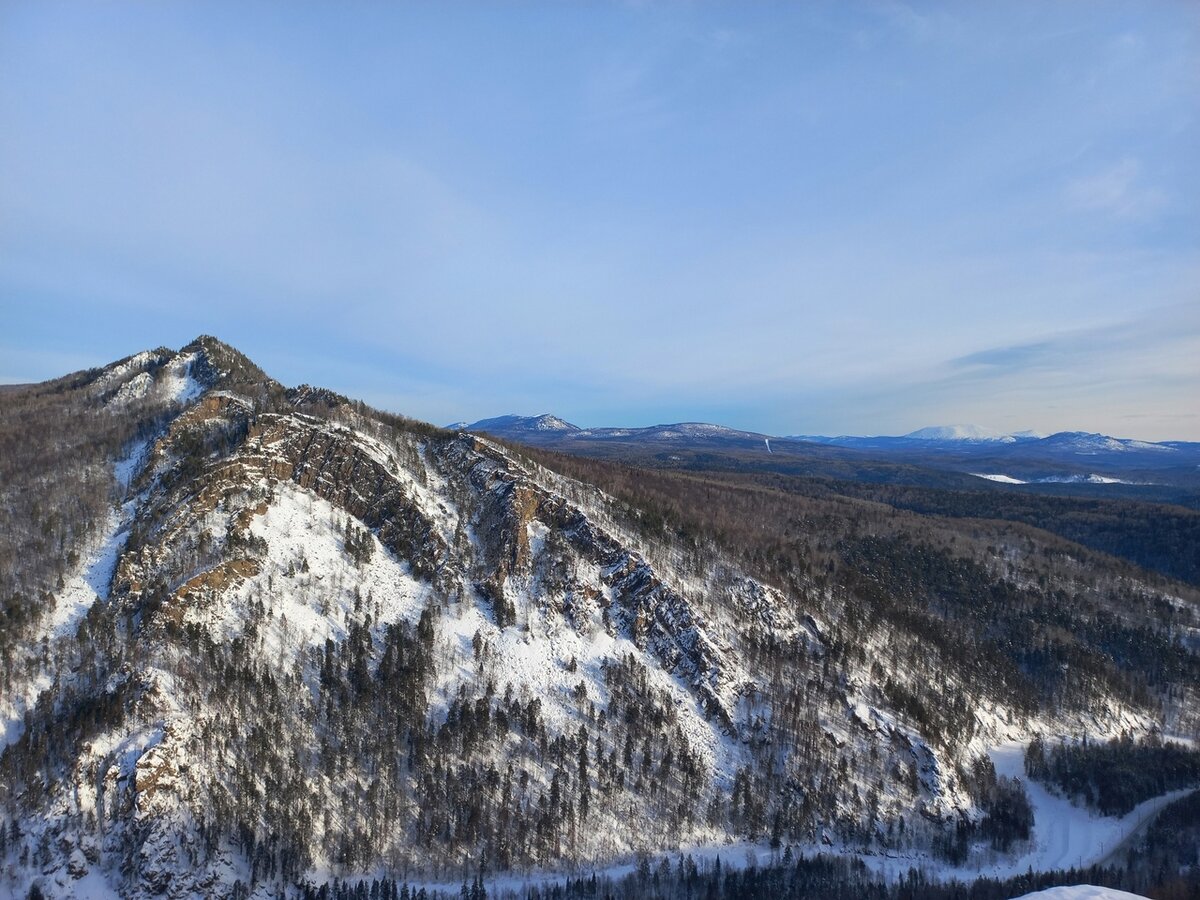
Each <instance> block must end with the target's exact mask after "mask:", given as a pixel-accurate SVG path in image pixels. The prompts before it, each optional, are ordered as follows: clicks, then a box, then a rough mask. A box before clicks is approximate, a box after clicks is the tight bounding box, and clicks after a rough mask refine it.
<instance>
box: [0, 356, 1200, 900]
mask: <svg viewBox="0 0 1200 900" xmlns="http://www.w3.org/2000/svg"><path fill="white" fill-rule="evenodd" d="M143 376H146V377H144V378H143ZM66 383H67V384H68V385H69V387H68V388H67V389H65V391H64V392H62V393H61V394H59V393H54V392H55V391H57V390H58V388H53V387H43V386H38V387H37V388H35V389H34V390H36V391H42V392H43V393H46V392H49V393H47V394H46V395H47V396H54V397H56V398H57V399H56V400H55V401H54V402H55V403H58V404H60V406H61V407H62V409H63V410H69V411H73V412H78V413H79V415H81V416H82V415H86V416H87V417H92V418H95V419H96V420H97V421H99V422H107V421H109V420H115V421H121V422H125V421H127V420H129V421H134V420H135V421H136V422H137V423H140V424H137V425H136V426H135V425H123V426H122V429H123V430H122V431H121V432H120V434H121V435H122V436H126V439H125V440H124V442H121V441H119V440H117V439H116V438H113V439H110V440H107V441H106V442H105V443H103V444H102V445H101V446H99V447H96V448H94V449H93V451H92V453H93V459H92V462H91V465H92V466H93V467H98V468H103V469H104V471H105V473H106V479H107V481H106V482H105V483H106V484H107V485H108V486H109V490H110V494H109V496H110V497H111V498H112V499H113V500H115V501H117V502H118V504H119V505H118V506H116V507H112V509H113V511H112V512H111V514H108V513H106V514H105V515H104V516H100V515H97V516H95V520H94V524H93V526H92V527H91V528H90V529H82V530H80V532H79V534H80V537H79V538H78V540H79V543H80V546H86V547H87V548H90V552H86V553H85V552H81V553H80V554H79V557H78V559H77V560H76V562H75V563H69V564H67V565H66V566H65V567H64V569H63V572H62V574H63V576H64V577H63V581H62V586H61V587H58V586H57V585H56V582H54V581H53V579H52V578H50V579H49V580H48V581H47V586H45V587H44V590H43V593H42V595H41V596H42V602H41V603H40V604H39V603H35V602H33V601H32V600H27V599H25V596H26V595H24V594H22V596H21V597H20V598H19V599H18V600H14V601H13V603H12V604H10V610H12V611H14V612H12V613H6V614H7V615H12V616H13V617H14V618H21V621H23V622H28V623H31V624H27V625H24V626H22V630H21V632H20V639H19V640H17V639H12V640H10V641H9V643H11V645H12V647H11V648H10V649H11V650H12V654H13V656H14V658H19V663H17V664H14V665H12V666H9V667H6V669H5V678H6V683H5V688H6V690H5V694H6V696H10V697H14V698H23V699H20V700H19V702H14V703H13V704H12V706H11V708H10V709H9V711H8V715H9V727H8V729H7V736H6V740H5V743H6V747H5V750H4V753H3V756H2V757H0V775H2V778H0V785H2V787H0V807H2V809H3V817H4V821H5V822H7V823H8V828H7V829H5V830H4V831H3V834H4V843H3V844H2V845H0V857H2V858H3V859H4V861H5V868H4V870H3V874H2V875H0V886H2V885H7V886H9V887H11V888H14V889H18V888H19V889H23V888H24V887H25V886H27V885H29V884H32V883H35V882H36V883H38V884H39V885H41V887H42V888H43V890H45V891H46V892H47V893H50V894H51V895H67V894H69V893H70V892H72V890H73V889H74V886H75V885H77V884H85V883H93V882H94V883H97V884H106V885H108V886H110V887H111V888H114V889H119V890H121V891H122V892H123V893H125V894H127V895H130V896H143V895H145V896H149V895H157V894H163V893H166V894H168V895H171V896H186V895H188V894H190V893H193V892H198V893H201V894H209V895H211V894H218V893H227V892H230V891H232V890H233V888H232V885H234V884H235V883H237V882H241V884H242V885H243V886H250V885H257V886H259V888H261V889H263V890H275V889H276V888H278V887H279V886H281V885H285V884H295V883H298V882H301V881H303V880H305V879H308V878H320V877H323V875H324V874H327V873H330V872H334V873H339V874H346V873H349V874H353V873H367V872H377V871H379V870H380V869H381V868H382V869H383V870H384V871H386V872H389V873H391V874H393V875H397V876H398V875H402V874H404V873H421V874H423V875H425V876H430V877H451V878H456V877H459V876H460V875H461V874H462V873H463V872H473V871H477V870H480V869H486V870H497V869H500V870H502V869H508V868H512V867H518V868H519V867H525V866H533V865H541V866H560V865H567V864H570V863H572V862H577V861H580V860H603V859H610V858H613V857H615V856H619V855H622V854H627V853H630V852H632V851H635V850H641V849H663V848H668V847H672V846H677V845H679V844H681V843H702V842H714V841H722V840H726V839H729V838H749V839H756V840H767V839H771V838H774V839H782V840H802V841H814V842H819V841H823V840H824V841H829V842H835V843H839V844H844V845H847V846H858V847H876V848H878V847H887V846H890V847H896V846H901V845H904V846H925V847H933V846H939V845H943V844H945V843H946V841H947V840H950V839H953V838H954V837H955V836H956V835H958V836H961V835H963V834H970V833H971V827H973V826H972V823H979V822H980V821H981V819H982V818H983V817H984V815H985V813H986V811H987V809H986V808H987V803H988V799H987V798H988V797H989V796H991V794H992V793H994V791H993V787H994V775H992V776H991V781H989V776H988V774H987V771H986V768H985V769H981V768H980V765H979V762H978V761H979V760H980V759H981V758H982V752H983V749H984V747H985V746H986V745H987V744H988V743H990V742H993V741H995V740H997V739H999V738H1001V737H1020V736H1021V735H1023V734H1027V733H1029V732H1030V731H1031V730H1032V729H1033V728H1035V727H1043V728H1045V727H1051V728H1056V729H1058V730H1066V729H1068V728H1078V727H1086V728H1091V729H1098V730H1111V729H1114V728H1118V727H1133V728H1145V727H1148V726H1150V725H1151V724H1153V723H1154V722H1155V721H1159V720H1160V719H1161V709H1160V707H1159V703H1160V697H1159V694H1158V693H1157V692H1158V691H1160V690H1166V689H1167V687H1168V686H1165V685H1160V686H1155V687H1154V689H1153V690H1142V691H1140V692H1139V691H1134V690H1128V691H1126V690H1123V689H1122V690H1115V691H1114V690H1110V689H1109V687H1108V682H1100V683H1097V685H1096V686H1094V687H1093V689H1092V690H1091V692H1090V693H1089V694H1087V695H1085V696H1082V699H1081V696H1080V694H1079V693H1070V692H1068V693H1059V694H1055V695H1052V696H1050V697H1048V698H1047V699H1046V702H1045V703H1042V702H1041V701H1039V700H1038V699H1036V698H1034V699H1030V697H1029V696H1028V695H1027V694H1026V693H1023V692H1022V691H1021V690H1018V689H1017V687H1014V685H1012V684H1009V683H1007V682H1006V681H1005V680H1004V678H1003V677H998V676H994V675H993V676H992V677H990V678H989V676H988V673H987V672H985V671H976V670H971V669H969V668H967V666H968V663H967V662H964V660H963V659H962V658H961V657H959V656H956V655H954V654H952V653H950V652H949V650H948V649H947V648H946V647H945V646H943V644H942V643H940V642H939V641H938V640H931V638H930V635H928V634H927V633H925V631H924V628H925V627H926V624H927V620H924V619H921V620H914V619H912V618H906V617H905V616H903V615H900V614H899V613H898V612H896V611H895V610H896V609H898V607H893V606H890V605H889V602H890V601H887V600H886V599H885V598H884V597H882V596H881V597H879V598H878V599H874V594H873V591H875V590H877V589H878V588H879V587H880V586H882V585H884V584H885V581H884V580H879V581H877V582H875V585H876V586H875V587H872V586H871V582H870V578H871V574H870V573H871V572H872V571H873V568H872V567H873V566H876V565H878V564H880V563H882V562H885V561H886V559H887V556H886V554H887V553H892V552H898V551H896V550H895V548H892V547H891V546H890V545H880V546H876V545H874V544H869V543H868V544H862V545H861V546H859V545H855V549H854V550H853V552H851V551H850V550H847V551H846V558H847V559H852V558H853V559H858V562H857V565H858V566H859V568H858V569H857V570H856V571H859V572H861V573H865V574H864V575H863V580H862V581H861V582H854V581H853V580H843V581H842V582H839V583H838V584H834V583H832V582H830V581H829V580H828V579H826V578H823V577H819V576H818V575H816V574H815V573H810V572H806V571H801V570H796V571H795V572H794V573H793V577H790V578H788V579H784V580H781V579H772V581H773V582H774V583H772V581H768V580H764V578H763V577H761V576H759V577H756V575H755V573H754V572H753V571H752V569H753V567H752V566H751V565H750V564H749V562H750V558H749V557H741V556H739V555H738V554H736V553H733V552H731V551H730V550H728V549H727V548H724V547H722V546H721V545H720V543H718V542H700V543H698V542H696V541H694V540H686V539H684V538H682V537H681V536H680V535H679V534H678V533H672V532H671V531H670V529H661V528H657V527H653V526H652V524H651V522H650V519H649V518H648V515H649V514H648V512H647V509H646V508H645V507H643V506H639V505H638V504H637V503H633V502H623V501H619V500H616V499H614V498H613V497H612V496H609V495H607V494H604V493H602V492H601V491H599V490H598V489H596V488H595V487H593V486H591V485H589V484H587V483H586V482H583V481H580V480H577V479H573V478H570V477H568V476H567V475H565V474H562V473H561V472H555V471H552V470H551V469H549V468H545V467H543V466H542V465H540V464H538V463H536V462H533V461H532V460H530V459H529V458H527V457H525V456H523V455H521V454H519V453H517V452H516V451H514V450H512V449H510V448H506V447H504V446H501V445H499V444H497V443H494V442H492V441H490V440H488V439H484V438H479V437H474V436H471V435H467V434H454V433H451V432H445V431H441V430H439V429H435V428H431V427H429V426H424V425H421V424H420V423H415V422H411V421H409V420H404V419H400V418H398V417H394V416H388V415H385V414H382V413H378V412H375V411H372V410H370V409H368V408H366V407H364V406H362V405H361V404H357V403H353V402H351V401H349V400H347V399H346V398H344V397H340V396H338V395H336V394H332V393H330V392H327V391H322V390H320V389H314V388H310V387H301V388H297V389H295V390H289V391H285V390H284V389H283V388H282V387H280V386H279V385H278V384H276V383H274V382H272V381H270V379H268V378H266V376H264V375H262V373H261V372H260V371H259V370H257V368H256V367H254V366H253V365H252V364H251V363H249V361H248V360H245V359H244V357H240V355H238V354H236V352H235V351H232V350H231V349H230V348H228V347H226V346H225V345H222V344H220V343H219V342H216V341H214V340H212V339H201V340H198V341H197V342H195V343H194V344H192V345H189V346H188V347H186V348H184V350H183V351H180V353H178V354H175V353H172V352H171V351H156V352H155V353H151V354H140V355H139V356H138V357H133V358H130V359H129V360H125V361H122V362H121V363H119V364H115V365H114V366H112V367H109V368H108V369H106V370H103V371H101V372H98V373H88V374H87V375H86V376H80V377H79V378H76V379H73V380H69V381H68V382H66ZM131 385H132V387H131ZM39 396H41V395H39ZM139 404H141V405H140V406H139ZM131 410H134V411H135V412H131ZM67 419H68V420H69V419H70V417H67ZM68 427H69V426H68ZM14 474H15V475H16V474H19V472H16V470H14ZM44 477H46V478H49V479H51V480H52V479H53V477H54V474H53V472H47V473H46V474H45V476H44ZM802 528H803V529H804V531H805V532H806V534H807V535H808V536H809V537H810V538H811V539H813V540H815V541H820V540H822V537H823V535H822V525H821V523H819V522H816V521H813V522H808V523H805V524H803V525H802ZM85 532H86V536H85V534H84V533H85ZM72 533H73V534H74V532H72ZM51 549H53V548H51ZM855 554H857V556H855ZM859 557H861V558H859ZM17 568H20V567H17ZM764 571H767V572H768V573H769V571H770V569H769V567H767V568H766V569H764ZM52 574H53V573H52V572H51V575H52ZM22 577H23V578H25V581H28V582H29V583H32V577H33V576H32V575H31V574H28V573H27V575H25V576H22ZM986 577H991V578H994V579H996V581H997V583H998V584H1008V583H1013V584H1015V583H1020V582H1027V581H1029V580H1031V579H1033V578H1034V577H1036V576H1035V570H1034V569H1033V568H1032V565H1031V564H1027V562H1026V561H1023V559H1022V558H1021V551H1018V550H1016V549H1015V548H1014V549H1013V550H1012V552H1011V554H1010V556H1009V558H1008V559H1007V562H1006V564H1005V566H1004V573H1003V574H1001V573H999V572H997V573H996V574H994V575H989V576H986ZM44 580H45V579H44ZM928 583H929V582H928V581H927V580H926V581H918V582H916V583H910V584H905V585H902V586H897V590H905V591H908V592H920V591H922V590H924V589H925V586H926V585H927V584H928ZM84 585H86V590H85V588H84V587H83V586H84ZM1139 589H1140V588H1139ZM850 590H853V591H855V592H857V593H855V594H853V595H852V594H849V593H846V591H850ZM91 593H94V594H95V596H96V598H97V599H96V601H95V602H92V600H91ZM29 596H34V595H33V594H30V595H29ZM862 598H866V599H865V600H863V599H862ZM851 601H853V602H851ZM1174 602H1176V603H1178V604H1179V606H1180V613H1179V616H1178V618H1177V620H1176V621H1183V620H1184V619H1185V618H1186V616H1191V617H1192V620H1194V613H1195V610H1194V608H1193V607H1192V606H1191V605H1190V601H1185V600H1183V599H1179V598H1176V600H1175V601H1174ZM863 603H866V604H867V605H868V606H869V605H870V604H872V603H876V604H877V613H876V614H875V615H873V616H868V617H865V618H864V617H863V616H861V614H860V609H861V608H862V604H863ZM51 609H52V610H53V611H51ZM61 609H65V610H67V613H66V614H60V612H59V610H61ZM1185 613H1186V615H1185ZM961 627H962V628H966V629H969V628H971V627H975V626H970V625H963V626H961ZM978 627H980V628H981V629H986V628H992V627H995V626H994V623H993V624H988V622H987V621H983V622H982V623H981V624H980V625H979V626H978ZM14 634H15V632H14ZM43 638H44V640H43ZM1081 647H1082V649H1081V650H1080V651H1079V653H1080V654H1081V655H1080V656H1079V657H1078V660H1079V661H1080V662H1081V663H1084V662H1086V661H1087V660H1088V659H1089V657H1088V656H1087V654H1088V653H1091V652H1094V651H1092V650H1089V649H1088V648H1087V647H1086V646H1083V645H1081ZM914 658H917V659H922V660H923V662H922V664H921V665H919V666H913V665H911V664H910V661H911V660H912V659H914ZM902 659H903V660H904V662H902V661H901V660H902ZM1013 671H1014V672H1016V670H1015V669H1014V670H1013ZM1014 677H1017V676H1016V675H1014ZM1114 677H1115V676H1114ZM1113 684H1116V685H1118V687H1120V685H1121V684H1123V683H1121V682H1113ZM1051 702H1053V706H1052V705H1051ZM1182 702H1185V703H1190V699H1188V698H1187V697H1185V699H1184V701H1182ZM968 826H970V827H968ZM964 828H965V829H966V830H965V831H964Z"/></svg>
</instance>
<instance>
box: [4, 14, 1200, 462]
mask: <svg viewBox="0 0 1200 900" xmlns="http://www.w3.org/2000/svg"><path fill="white" fill-rule="evenodd" d="M1198 114H1200V5H1197V4H1194V3H1186V2H1177V3H1176V2H1166V0H1164V2H1157V3H1144V2H1139V3H1106V2H1088V3H1083V2H1063V3H1047V2H1037V3H1021V2H1016V0H1012V2H1008V0H1006V2H1003V3H987V4H981V3H968V4H962V3H953V4H937V3H913V4H904V3H895V2H870V3H868V2H863V3H854V2H845V3H843V2H837V3H832V2H831V3H825V4H822V3H812V4H787V5H784V4H767V3H763V4H743V3H738V4H734V3H730V4H718V3H713V4H697V3H670V4H666V3H664V4H655V3H633V4H616V3H614V4H601V3H578V4H576V3H515V4H479V5H472V4H467V3H460V4H432V3H431V4H412V5H393V4H375V3H349V4H332V3H329V4H317V3H310V4H280V5H275V4H268V3H257V2H251V3H240V2H239V3H233V2H228V3H221V2H208V3H197V4H185V3H141V2H139V3H133V2H131V3H88V4H83V3H80V4H63V5H60V4H54V3H48V2H36V3H33V2H31V3H12V2H8V0H0V312H2V313H3V323H4V324H3V328H0V380H2V381H27V380H37V379H42V378H47V377H51V376H54V375H57V374H61V373H63V372H65V371H69V370H73V369H77V368H82V367H86V366H89V365H98V364H103V363H105V362H108V361H111V360H112V359H115V358H117V357H120V356H124V355H126V354H129V353H132V352H135V351H137V350H139V349H142V348H145V347H149V346H158V345H168V346H180V345H182V344H183V343H186V342H187V341H188V340H190V339H191V338H192V337H194V336H195V335H196V334H198V333H201V332H208V333H213V334H216V335H218V336H219V337H221V338H223V339H224V340H226V341H228V342H230V343H232V344H234V345H235V346H237V347H239V348H240V349H242V350H243V351H245V352H246V353H247V354H248V355H250V356H251V357H252V358H253V359H255V361H257V362H258V363H260V364H261V365H262V366H263V367H264V368H265V369H267V371H268V372H270V373H271V374H273V375H275V376H276V377H278V378H279V379H280V380H282V381H284V382H286V383H298V382H301V381H309V382H313V383H318V384H323V385H326V386H329V387H332V388H335V389H338V390H341V391H343V392H345V393H348V394H351V395H353V396H357V397H362V398H363V399H366V400H368V401H369V402H372V403H374V404H376V405H379V406H382V407H385V408H388V409H392V410H396V411H399V412H403V413H406V414H409V415H413V416H417V417H420V418H424V419H429V420H432V421H435V422H438V423H446V422H450V421H454V420H459V419H467V420H472V419H476V418H481V417H484V416H490V415H498V414H501V413H507V412H518V413H539V412H546V411H551V412H555V413H557V414H559V415H562V416H564V417H565V418H568V419H570V420H572V421H575V422H577V423H579V424H582V425H608V424H623V425H638V424H651V423H655V422H663V421H680V420H706V421H718V422H722V423H725V424H729V425H734V426H739V427H743V428H750V429H755V430H760V431H766V432H769V433H858V434H879V433H884V434H886V433H901V432H906V431H910V430H913V429H915V428H918V427H921V426H924V425H929V424H935V423H937V424H940V423H951V422H972V423H977V424H980V425H984V426H988V427H992V428H998V429H1010V430H1017V429H1023V428H1036V429H1040V430H1044V431H1053V430H1061V429H1086V430H1097V431H1105V432H1108V433H1114V434H1119V435H1123V436H1133V437H1140V438H1148V439H1168V438H1190V439H1200V400H1198V399H1197V398H1198V397H1200V362H1198V360H1200V162H1198V161H1200V140H1198V137H1200V122H1198Z"/></svg>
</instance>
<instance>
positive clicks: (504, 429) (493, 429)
mask: <svg viewBox="0 0 1200 900" xmlns="http://www.w3.org/2000/svg"><path fill="white" fill-rule="evenodd" d="M447 427H448V428H449V429H450V430H451V431H486V432H489V433H491V434H497V435H503V436H505V437H515V436H521V435H529V434H538V433H540V432H553V433H556V434H561V433H564V432H574V431H579V430H580V429H579V428H578V427H577V426H575V425H572V424H571V423H570V422H566V421H564V420H562V419H560V418H558V416H552V415H550V414H549V413H543V414H542V415H540V416H497V417H495V418H494V419H480V420H479V421H478V422H473V423H471V424H467V423H466V422H456V423H455V424H453V425H450V426H447Z"/></svg>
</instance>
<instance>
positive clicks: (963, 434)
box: [905, 425, 1016, 442]
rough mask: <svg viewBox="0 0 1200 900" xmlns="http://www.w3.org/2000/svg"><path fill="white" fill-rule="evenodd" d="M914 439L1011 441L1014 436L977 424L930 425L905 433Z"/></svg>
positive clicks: (1014, 438) (907, 436)
mask: <svg viewBox="0 0 1200 900" xmlns="http://www.w3.org/2000/svg"><path fill="white" fill-rule="evenodd" d="M905 437H906V438H909V439H910V440H916V441H1004V442H1011V441H1014V440H1016V437H1015V436H1014V435H1011V434H1001V433H1000V432H998V431H992V430H991V429H990V428H981V427H980V426H978V425H931V426H929V427H928V428H918V429H917V430H916V431H913V432H910V433H909V434H906V435H905Z"/></svg>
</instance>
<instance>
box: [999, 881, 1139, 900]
mask: <svg viewBox="0 0 1200 900" xmlns="http://www.w3.org/2000/svg"><path fill="white" fill-rule="evenodd" d="M1017 900H1146V898H1144V897H1143V896H1142V895H1141V894H1131V893H1129V892H1128V891H1118V890H1117V889H1116V888H1106V887H1096V886H1095V885H1093V884H1073V885H1069V886H1064V887H1052V888H1047V889H1046V890H1044V891H1036V892H1035V893H1032V894H1024V895H1022V896H1020V897H1018V898H1017Z"/></svg>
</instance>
